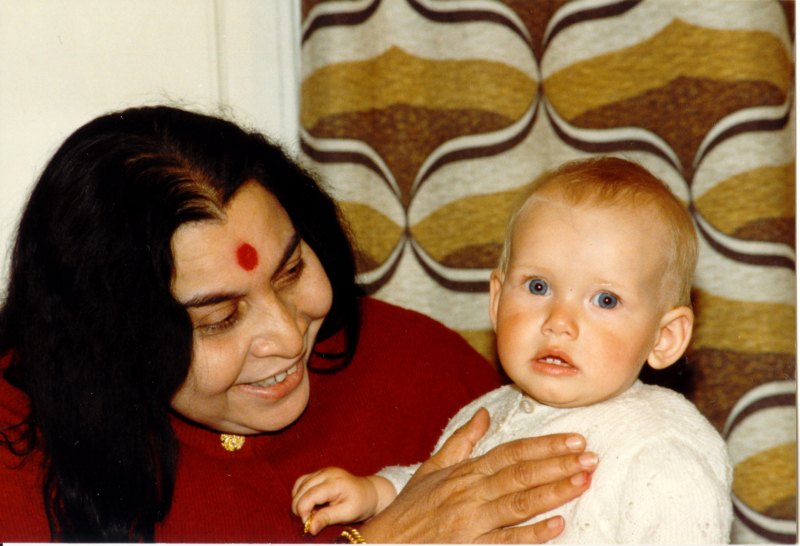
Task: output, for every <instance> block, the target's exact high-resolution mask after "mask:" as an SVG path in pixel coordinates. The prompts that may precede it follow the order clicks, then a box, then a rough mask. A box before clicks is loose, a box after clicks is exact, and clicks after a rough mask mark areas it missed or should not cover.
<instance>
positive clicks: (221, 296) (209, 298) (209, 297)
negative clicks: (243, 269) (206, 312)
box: [181, 292, 244, 309]
mask: <svg viewBox="0 0 800 546" xmlns="http://www.w3.org/2000/svg"><path fill="white" fill-rule="evenodd" d="M242 296H244V294H242V293H240V292H219V293H216V294H206V295H201V296H195V297H193V298H192V299H190V300H189V301H187V302H181V305H182V306H183V307H184V308H185V309H189V308H192V307H205V306H207V305H215V304H217V303H222V302H223V301H229V300H235V299H238V298H241V297H242Z"/></svg>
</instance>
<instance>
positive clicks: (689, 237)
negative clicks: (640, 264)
mask: <svg viewBox="0 0 800 546" xmlns="http://www.w3.org/2000/svg"><path fill="white" fill-rule="evenodd" d="M544 193H547V194H548V196H553V195H554V196H556V197H557V198H558V199H561V200H563V202H564V203H566V204H568V205H571V206H577V205H581V204H588V205H592V206H599V207H629V208H633V209H638V210H643V209H644V210H648V211H651V212H653V213H654V214H653V220H654V221H659V220H660V221H661V223H663V224H664V226H665V227H666V228H667V230H668V235H669V236H670V241H671V242H672V244H671V246H670V249H669V253H668V255H667V267H666V272H667V274H666V275H665V280H664V283H663V285H664V286H666V287H667V289H668V290H670V292H671V294H672V297H673V299H674V302H675V305H676V306H681V305H687V306H691V288H692V280H693V277H694V270H695V267H697V255H698V241H697V233H696V231H695V227H694V222H693V221H692V217H691V216H690V215H689V212H688V211H687V210H686V207H685V206H684V205H683V203H681V201H680V200H678V198H677V197H675V195H674V194H673V193H672V191H670V189H669V187H668V186H667V185H666V184H665V183H664V182H662V181H661V180H659V179H658V178H656V177H655V176H653V175H652V174H651V173H650V172H649V171H648V170H647V169H645V168H644V167H642V166H640V165H637V164H636V163H633V162H631V161H627V160H625V159H620V158H617V157H598V158H593V159H587V160H581V161H573V162H570V163H566V164H564V165H562V166H561V167H559V168H558V169H555V170H552V171H548V172H545V173H544V174H542V175H541V176H539V177H538V178H537V179H536V180H534V181H533V182H532V183H531V184H529V185H528V186H526V187H525V188H524V189H523V190H522V191H521V192H520V194H519V195H518V196H517V201H516V202H515V206H514V208H513V209H512V212H511V216H510V218H509V220H508V225H507V228H506V237H505V242H504V244H503V253H502V254H501V256H500V264H499V268H500V270H501V271H503V272H505V271H506V270H507V269H508V264H509V260H510V259H511V235H512V232H513V230H514V226H515V225H516V223H517V220H518V218H519V215H520V213H521V212H522V210H523V209H524V208H525V205H526V204H527V203H528V202H529V201H530V200H531V199H532V198H534V197H536V196H539V195H542V194H544Z"/></svg>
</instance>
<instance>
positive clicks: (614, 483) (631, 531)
mask: <svg viewBox="0 0 800 546" xmlns="http://www.w3.org/2000/svg"><path fill="white" fill-rule="evenodd" d="M480 407H485V408H486V409H488V410H489V413H490V414H491V416H492V425H491V428H490V429H489V432H487V433H486V435H485V436H484V437H483V438H482V439H481V441H480V442H478V444H477V445H476V446H475V449H474V450H473V453H472V456H473V457H474V456H479V455H483V454H484V453H486V452H487V451H489V450H491V449H492V448H494V447H496V446H498V445H500V444H502V443H505V442H508V441H510V440H513V439H516V438H523V437H531V436H542V435H545V434H553V433H558V432H577V433H580V434H583V435H584V437H585V438H586V441H587V444H588V447H587V449H588V450H590V451H593V452H595V453H597V455H598V457H599V459H600V463H599V464H598V467H597V470H596V471H595V472H594V475H593V476H592V485H591V487H590V488H589V490H588V491H587V492H586V493H584V494H583V495H582V496H581V497H579V498H577V499H575V500H573V501H570V502H568V503H567V504H565V505H564V506H561V507H559V508H557V509H555V510H553V511H551V512H548V513H546V514H543V515H541V516H539V517H537V518H534V519H533V520H531V521H530V522H528V523H533V522H534V521H538V520H541V519H544V518H547V517H550V516H554V515H556V514H561V515H563V516H564V519H565V520H566V529H565V530H564V532H563V533H562V534H561V535H560V536H558V537H557V538H556V539H554V540H553V541H552V543H555V544H720V543H727V542H728V540H729V532H730V526H731V520H732V517H733V514H732V507H731V497H730V489H731V479H732V470H731V464H730V461H729V459H728V454H727V449H726V446H725V443H724V441H723V440H722V438H721V437H720V435H719V434H718V433H717V431H716V429H714V427H712V426H711V424H710V423H709V422H708V421H707V420H706V419H705V418H704V417H703V416H702V415H701V414H700V412H698V411H697V409H696V408H695V407H694V406H693V405H692V404H691V403H690V402H688V401H687V400H686V399H685V398H684V397H683V396H681V395H680V394H677V393H675V392H673V391H670V390H668V389H664V388H661V387H654V386H651V385H644V384H642V383H641V382H638V381H637V382H636V383H635V384H634V385H633V386H632V387H631V388H630V389H628V391H626V392H625V393H623V394H621V395H620V396H618V397H616V398H613V399H611V400H607V401H605V402H601V403H599V404H594V405H591V406H586V407H580V408H568V409H560V408H552V407H549V406H545V405H542V404H539V403H537V402H534V401H533V400H532V399H531V398H529V397H528V396H526V395H525V394H524V393H523V392H521V391H520V389H519V388H518V387H516V386H515V385H510V386H506V387H501V388H499V389H497V390H494V391H492V392H490V393H488V394H486V395H484V396H483V397H481V398H479V399H478V400H476V401H474V402H472V403H471V404H469V405H468V406H466V407H464V408H463V409H462V410H461V411H459V412H458V414H457V415H456V416H455V417H454V418H453V419H452V420H451V421H450V423H449V424H448V425H447V427H446V428H445V430H444V434H443V435H442V437H441V438H440V439H439V443H438V444H437V446H436V451H438V450H439V449H440V448H441V446H442V444H443V443H444V441H445V440H446V439H447V438H449V437H450V435H451V434H452V433H453V432H454V431H455V430H456V429H457V428H459V427H460V426H462V425H463V424H465V423H466V422H467V421H468V420H469V419H470V418H471V417H472V416H473V415H474V414H475V412H476V411H477V410H478V408H480ZM418 467H419V465H416V466H412V467H389V468H385V469H383V470H382V471H381V472H380V473H379V474H380V475H381V476H384V477H385V478H387V479H389V480H390V481H391V482H392V483H393V484H394V485H395V488H396V489H397V491H400V490H401V489H402V488H403V486H404V485H405V484H406V483H407V482H408V480H409V478H410V477H411V475H412V474H413V473H414V472H415V471H416V469H417V468H418Z"/></svg>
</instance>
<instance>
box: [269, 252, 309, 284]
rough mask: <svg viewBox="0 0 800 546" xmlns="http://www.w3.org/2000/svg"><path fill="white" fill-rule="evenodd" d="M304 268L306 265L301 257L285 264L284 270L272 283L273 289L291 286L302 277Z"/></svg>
mask: <svg viewBox="0 0 800 546" xmlns="http://www.w3.org/2000/svg"><path fill="white" fill-rule="evenodd" d="M305 267H306V263H305V261H304V260H303V258H302V257H298V258H297V259H296V260H293V261H291V262H290V263H288V264H286V267H285V269H284V270H283V271H282V272H281V274H280V275H278V276H277V278H275V280H274V281H273V284H274V286H275V288H276V289H278V290H280V289H282V288H288V287H291V286H293V285H294V284H295V283H296V282H297V281H298V280H299V279H300V277H301V276H302V275H303V270H304V269H305Z"/></svg>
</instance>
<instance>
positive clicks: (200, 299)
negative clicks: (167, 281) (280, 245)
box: [180, 231, 302, 309]
mask: <svg viewBox="0 0 800 546" xmlns="http://www.w3.org/2000/svg"><path fill="white" fill-rule="evenodd" d="M301 240H302V239H301V238H300V234H298V233H297V232H296V231H295V232H294V234H293V235H292V237H291V239H289V242H288V243H287V244H286V248H284V250H283V255H282V256H281V261H280V262H278V267H277V268H276V269H275V274H276V275H277V274H278V273H279V272H280V271H281V270H282V269H283V267H284V266H285V265H286V264H287V262H288V261H289V260H290V259H291V258H292V255H293V254H294V253H295V251H296V250H297V247H298V246H300V241H301ZM243 296H244V294H243V293H241V292H217V293H215V294H204V295H199V296H195V297H193V298H191V299H190V300H188V301H186V302H180V304H181V305H182V306H183V307H184V308H185V309H190V308H194V307H205V306H207V305H216V304H217V303H222V302H224V301H230V300H235V299H238V298H241V297H243Z"/></svg>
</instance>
